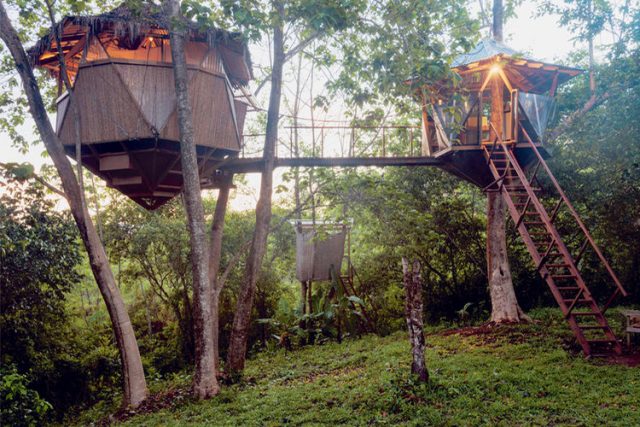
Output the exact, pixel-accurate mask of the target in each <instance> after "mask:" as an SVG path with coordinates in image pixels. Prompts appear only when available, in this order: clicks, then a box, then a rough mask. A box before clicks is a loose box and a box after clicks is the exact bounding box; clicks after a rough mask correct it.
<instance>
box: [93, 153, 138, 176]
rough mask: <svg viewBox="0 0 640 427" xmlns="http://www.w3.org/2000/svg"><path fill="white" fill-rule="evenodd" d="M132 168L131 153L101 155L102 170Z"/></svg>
mask: <svg viewBox="0 0 640 427" xmlns="http://www.w3.org/2000/svg"><path fill="white" fill-rule="evenodd" d="M126 169H131V157H129V154H116V155H109V156H101V157H100V172H105V171H115V170H126Z"/></svg>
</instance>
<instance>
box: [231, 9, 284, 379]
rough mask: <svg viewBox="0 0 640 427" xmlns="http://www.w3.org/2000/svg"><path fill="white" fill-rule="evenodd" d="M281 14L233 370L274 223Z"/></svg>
mask: <svg viewBox="0 0 640 427" xmlns="http://www.w3.org/2000/svg"><path fill="white" fill-rule="evenodd" d="M274 7H275V8H276V12H277V13H278V18H277V22H276V23H275V24H274V28H273V54H274V58H273V67H272V74H271V94H270V97H269V111H268V113H267V131H266V136H265V142H264V154H263V161H264V172H263V173H262V181H261V183H260V198H259V199H258V204H257V206H256V227H255V229H254V232H253V239H252V241H251V249H250V251H249V256H248V258H247V263H246V268H245V277H244V281H243V283H242V286H241V288H240V293H239V295H238V303H237V307H236V313H235V316H234V318H233V327H232V329H231V338H230V341H229V352H228V355H227V366H228V367H229V369H230V370H231V371H236V372H240V371H242V370H243V369H244V362H245V356H246V352H247V339H248V333H249V326H250V322H251V308H252V306H253V296H254V293H255V288H256V282H257V280H258V275H259V274H260V269H261V266H262V258H263V257H264V253H265V251H266V247H267V237H268V234H269V223H270V222H271V196H272V192H273V189H272V184H273V167H274V163H275V147H276V143H277V141H278V121H279V116H280V97H281V94H282V66H283V64H284V60H285V56H284V36H283V21H284V5H283V4H282V3H281V2H280V1H275V2H274Z"/></svg>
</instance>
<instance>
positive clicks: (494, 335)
mask: <svg viewBox="0 0 640 427" xmlns="http://www.w3.org/2000/svg"><path fill="white" fill-rule="evenodd" d="M437 335H442V336H451V335H460V336H462V337H477V338H478V342H479V344H480V345H489V344H494V343H496V342H497V341H501V342H505V343H508V344H522V343H524V342H527V341H529V340H530V339H531V338H532V337H540V336H543V335H544V334H543V333H542V332H541V331H539V330H534V329H532V328H531V324H522V323H495V322H488V323H483V324H482V325H479V326H466V327H463V328H455V329H447V330H445V331H441V332H438V333H437Z"/></svg>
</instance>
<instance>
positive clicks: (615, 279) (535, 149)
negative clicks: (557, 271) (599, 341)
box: [519, 123, 629, 297]
mask: <svg viewBox="0 0 640 427" xmlns="http://www.w3.org/2000/svg"><path fill="white" fill-rule="evenodd" d="M519 126H520V128H521V129H522V133H523V135H524V136H525V138H526V140H527V142H528V143H529V145H530V146H531V149H532V150H533V152H534V153H535V155H536V157H537V158H538V160H539V161H540V164H542V167H543V168H544V170H545V172H546V173H547V175H548V176H549V178H550V179H551V182H552V183H553V186H554V187H555V189H556V191H557V192H558V194H559V195H560V197H561V198H562V201H563V202H564V203H565V204H566V205H567V208H568V209H569V212H571V215H572V216H573V218H574V219H575V220H576V222H577V223H578V226H579V227H580V229H581V230H582V232H583V233H584V235H585V237H586V238H587V241H588V242H589V245H591V247H592V248H593V250H594V252H595V253H596V255H597V256H598V258H599V259H600V261H601V262H602V264H603V265H604V267H605V269H606V270H607V272H608V273H609V276H611V278H612V279H613V282H614V283H615V284H616V286H617V288H618V290H619V291H620V292H621V293H622V295H623V296H625V297H626V296H628V295H629V294H628V292H627V291H626V289H625V288H624V286H622V283H620V280H619V279H618V276H617V275H616V273H615V272H614V271H613V269H612V268H611V266H610V265H609V262H608V261H607V259H606V258H605V257H604V255H602V252H601V251H600V248H599V247H598V245H597V244H596V242H595V241H594V240H593V237H591V233H589V230H588V229H587V227H586V226H585V225H584V223H583V222H582V219H580V216H579V215H578V212H577V211H576V210H575V208H574V207H573V205H572V204H571V202H570V201H569V198H568V197H567V195H566V194H565V193H564V191H563V190H562V188H561V187H560V184H558V181H557V180H556V177H555V176H554V175H553V173H552V172H551V169H549V166H547V162H545V161H544V158H543V157H542V155H541V154H540V151H539V150H538V147H536V145H535V144H534V142H533V140H532V139H531V137H530V136H529V134H528V133H527V130H526V129H525V128H524V126H522V123H520V124H519Z"/></svg>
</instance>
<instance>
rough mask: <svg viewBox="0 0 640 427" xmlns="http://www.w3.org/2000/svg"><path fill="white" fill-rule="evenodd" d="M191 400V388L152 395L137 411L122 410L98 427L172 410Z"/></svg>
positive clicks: (101, 421)
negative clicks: (162, 410) (141, 415)
mask: <svg viewBox="0 0 640 427" xmlns="http://www.w3.org/2000/svg"><path fill="white" fill-rule="evenodd" d="M189 399H191V390H190V389H189V388H176V389H171V390H166V391H162V392H160V393H154V394H150V395H149V397H147V399H146V400H145V401H144V402H142V404H141V405H140V406H139V407H137V408H136V409H130V408H125V409H120V410H118V412H116V413H115V414H113V415H110V416H108V417H106V418H103V419H102V420H100V421H99V422H98V423H97V425H98V426H110V425H112V424H114V423H119V422H123V421H126V420H127V419H128V418H131V417H133V416H135V415H140V414H150V413H153V412H157V411H159V410H161V409H166V408H172V407H174V406H177V405H179V404H181V403H183V402H185V401H187V400H189Z"/></svg>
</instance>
